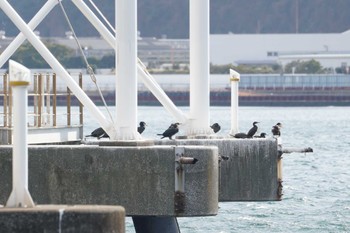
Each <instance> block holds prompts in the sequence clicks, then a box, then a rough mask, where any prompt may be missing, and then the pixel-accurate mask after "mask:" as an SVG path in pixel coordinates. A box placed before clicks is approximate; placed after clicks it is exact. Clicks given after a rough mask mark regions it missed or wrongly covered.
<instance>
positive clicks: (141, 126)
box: [137, 121, 147, 134]
mask: <svg viewBox="0 0 350 233" xmlns="http://www.w3.org/2000/svg"><path fill="white" fill-rule="evenodd" d="M146 126H147V125H146V123H145V122H144V121H140V126H139V127H137V132H139V134H142V132H143V131H145V129H146Z"/></svg>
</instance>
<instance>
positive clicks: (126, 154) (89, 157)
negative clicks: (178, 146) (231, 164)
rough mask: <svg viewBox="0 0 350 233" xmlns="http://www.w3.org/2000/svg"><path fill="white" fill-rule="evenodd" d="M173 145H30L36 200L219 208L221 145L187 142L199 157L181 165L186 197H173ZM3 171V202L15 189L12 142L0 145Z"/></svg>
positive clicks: (143, 209)
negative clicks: (204, 145)
mask: <svg viewBox="0 0 350 233" xmlns="http://www.w3.org/2000/svg"><path fill="white" fill-rule="evenodd" d="M174 148H175V147H174V146H149V147H113V146H105V147H103V146H94V145H79V146H67V145H66V146H62V145H60V146H30V147H29V151H28V157H29V191H30V194H31V196H32V198H33V200H34V202H36V203H38V204H84V205H88V204H98V205H121V206H123V207H124V208H125V209H126V214H127V215H129V216H134V215H142V216H153V215H155V216H206V215H215V214H217V210H218V180H219V179H218V150H217V147H213V146H210V147H203V146H200V147H199V146H184V151H185V155H186V156H189V157H195V158H197V159H198V160H199V161H198V162H197V163H196V164H194V165H188V164H186V165H184V166H183V167H184V171H185V192H184V195H183V196H182V198H176V197H175V152H174V151H175V149H174ZM0 177H1V179H0V203H1V204H5V202H6V201H7V198H8V196H9V194H10V192H11V189H12V188H11V187H12V149H11V147H10V146H2V147H0ZM175 206H177V207H178V206H181V208H180V210H179V209H178V208H177V209H176V208H175Z"/></svg>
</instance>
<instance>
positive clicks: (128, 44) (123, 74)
mask: <svg viewBox="0 0 350 233" xmlns="http://www.w3.org/2000/svg"><path fill="white" fill-rule="evenodd" d="M115 6H116V23H115V25H116V32H117V36H116V38H117V40H116V43H117V45H116V51H115V52H116V70H117V77H116V78H117V81H116V105H117V106H116V112H117V119H116V127H115V128H116V131H117V135H116V139H117V140H136V139H141V135H140V134H139V133H138V132H137V69H136V62H137V26H136V25H137V0H116V4H115Z"/></svg>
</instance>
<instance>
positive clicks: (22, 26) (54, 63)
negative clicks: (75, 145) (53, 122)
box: [0, 0, 115, 138]
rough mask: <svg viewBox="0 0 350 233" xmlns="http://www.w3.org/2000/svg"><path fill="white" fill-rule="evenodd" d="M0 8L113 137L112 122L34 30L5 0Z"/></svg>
mask: <svg viewBox="0 0 350 233" xmlns="http://www.w3.org/2000/svg"><path fill="white" fill-rule="evenodd" d="M0 8H1V9H2V10H3V11H4V12H5V14H6V15H7V17H9V18H10V19H11V21H12V22H13V23H14V24H15V25H16V27H18V29H19V30H20V31H21V32H22V33H23V34H24V35H25V37H26V38H27V39H28V41H29V42H30V43H31V44H32V45H33V47H34V48H35V49H36V50H37V51H38V53H39V54H40V55H41V56H42V57H43V58H44V59H45V61H46V62H47V63H48V64H49V65H50V66H51V68H52V69H53V70H54V71H55V72H56V73H57V75H58V76H59V77H60V78H62V79H63V80H64V81H65V83H66V85H67V86H68V87H69V88H70V90H71V91H72V92H73V93H74V94H75V95H76V97H77V98H78V99H79V101H80V102H81V103H82V104H84V106H85V107H86V108H87V109H88V110H89V111H90V112H91V114H92V115H93V116H94V117H95V118H96V120H97V121H98V122H99V124H100V125H101V126H102V127H103V128H104V129H105V130H106V131H107V133H108V135H109V136H110V137H111V138H114V137H115V131H114V129H113V124H112V122H111V121H110V120H108V119H106V118H105V116H104V115H103V114H102V113H101V111H100V110H99V109H98V108H97V107H96V105H95V104H94V103H93V102H92V101H91V99H90V98H89V97H88V96H87V95H86V94H85V92H84V91H83V90H82V89H81V88H80V87H79V85H78V84H77V83H76V82H75V81H74V80H73V79H72V78H71V76H70V75H69V74H68V72H67V71H66V70H65V69H64V68H63V66H62V65H61V64H60V63H59V61H58V60H57V59H56V58H55V57H54V56H53V55H52V53H51V52H50V51H49V50H48V49H47V48H46V47H45V45H44V44H43V43H42V42H41V41H40V39H39V38H38V37H37V36H36V35H35V34H34V32H33V31H32V30H31V29H30V28H29V27H28V25H27V24H26V23H25V22H24V21H23V19H22V18H21V17H20V16H19V15H18V14H17V12H16V11H15V10H14V9H13V8H12V7H11V5H10V4H9V3H8V2H7V1H6V0H1V1H0Z"/></svg>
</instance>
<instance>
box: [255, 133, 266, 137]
mask: <svg viewBox="0 0 350 233" xmlns="http://www.w3.org/2000/svg"><path fill="white" fill-rule="evenodd" d="M254 137H255V138H266V133H261V134H260V135H259V136H254Z"/></svg>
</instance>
